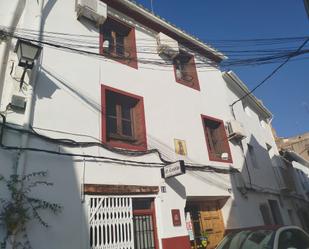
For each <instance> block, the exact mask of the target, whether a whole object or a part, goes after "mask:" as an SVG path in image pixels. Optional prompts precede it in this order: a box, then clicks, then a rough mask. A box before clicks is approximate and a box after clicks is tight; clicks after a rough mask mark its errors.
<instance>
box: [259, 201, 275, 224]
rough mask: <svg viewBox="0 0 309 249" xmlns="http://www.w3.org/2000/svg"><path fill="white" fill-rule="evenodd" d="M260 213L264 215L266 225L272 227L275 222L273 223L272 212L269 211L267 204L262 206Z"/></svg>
mask: <svg viewBox="0 0 309 249" xmlns="http://www.w3.org/2000/svg"><path fill="white" fill-rule="evenodd" d="M260 212H261V214H262V217H263V221H264V224H265V225H272V224H273V222H272V218H271V214H270V210H269V207H268V205H267V203H262V204H260Z"/></svg>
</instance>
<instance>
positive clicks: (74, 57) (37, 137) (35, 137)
mask: <svg viewBox="0 0 309 249" xmlns="http://www.w3.org/2000/svg"><path fill="white" fill-rule="evenodd" d="M43 3H44V4H43ZM77 3H83V4H88V7H87V8H86V7H85V6H84V8H80V9H78V14H79V19H76V7H78V6H77V5H76V3H75V1H73V0H71V1H69V0H58V1H54V0H45V1H43V2H42V0H38V1H22V0H7V1H2V2H1V3H0V20H1V23H2V27H6V26H8V27H15V26H16V29H5V28H3V30H4V31H5V32H2V37H3V38H4V39H3V41H2V43H1V44H0V60H1V61H0V62H1V67H0V93H1V96H0V104H1V105H0V107H1V115H2V118H3V120H2V123H3V122H5V124H4V125H3V124H2V125H1V126H2V129H1V130H0V131H1V134H0V139H1V140H0V142H1V143H0V145H1V148H0V157H1V175H4V176H6V177H9V176H10V175H15V174H20V175H24V174H25V173H26V174H29V173H32V172H36V171H42V170H43V171H45V170H46V171H47V172H48V180H49V181H51V182H53V184H54V185H53V186H52V187H51V188H46V189H45V188H40V189H35V191H34V190H33V192H31V195H33V196H35V197H42V198H45V199H46V200H48V201H52V202H57V203H59V204H61V205H62V207H63V209H62V212H61V213H60V214H59V215H57V216H54V215H50V214H49V213H47V212H43V214H42V215H43V217H44V219H45V220H46V221H47V223H48V224H49V225H50V228H49V229H42V227H41V226H40V224H38V223H35V222H30V223H29V224H27V233H28V238H29V240H30V242H31V245H32V248H34V249H36V248H45V249H53V248H57V249H73V248H74V249H75V248H89V249H90V248H91V249H99V248H100V249H112V248H126V249H133V248H136V249H174V248H177V249H189V248H192V249H202V248H206V244H207V243H208V245H207V249H209V248H214V246H215V245H216V244H217V243H218V242H219V241H220V240H221V239H222V237H223V235H224V233H225V231H226V230H232V229H236V228H241V227H252V226H259V225H269V224H296V225H299V226H301V225H302V223H301V220H300V219H302V216H299V215H298V209H299V206H300V205H302V206H304V205H307V200H306V199H305V197H303V196H302V195H300V194H298V193H297V190H296V188H297V187H296V183H295V181H293V180H291V179H287V177H286V174H285V172H286V171H291V169H292V170H293V168H291V167H290V164H289V165H286V161H285V159H282V158H281V156H280V154H279V152H278V150H277V147H276V143H275V141H274V138H273V135H272V131H271V124H270V121H271V118H272V114H271V113H270V112H269V110H268V109H267V108H266V107H265V106H264V105H263V104H262V103H261V101H259V100H258V99H257V98H255V97H254V96H253V95H249V96H248V97H247V98H245V99H244V100H243V101H240V102H238V103H236V104H234V105H233V107H232V110H231V104H232V103H233V102H234V101H235V100H237V99H238V98H240V97H242V96H244V94H247V93H248V92H249V90H248V88H247V87H246V86H245V85H244V83H243V82H242V81H241V80H240V79H239V78H238V77H237V76H236V75H235V74H234V73H233V72H231V71H229V72H221V71H220V70H219V67H218V65H219V64H220V62H221V61H222V60H223V59H225V56H224V55H223V54H222V53H220V52H219V51H217V50H215V49H213V48H211V47H209V46H208V45H207V44H204V43H202V42H201V41H199V40H198V39H197V38H194V37H192V36H190V35H188V34H187V33H185V32H184V31H182V30H180V29H178V28H176V27H175V26H173V25H171V24H170V23H168V22H166V21H165V20H163V19H161V18H159V17H157V16H154V15H153V14H152V13H150V12H149V11H147V10H145V9H144V8H142V7H141V6H139V5H137V4H135V3H134V2H131V1H128V0H104V1H102V2H98V1H96V0H92V1H90V0H89V1H77ZM91 3H92V4H94V5H92V6H90V4H91ZM99 3H100V4H99ZM98 4H99V5H98ZM106 8H107V11H106ZM91 9H92V10H91ZM93 9H100V11H99V15H97V14H98V12H96V13H95V11H93ZM4 10H5V11H4ZM87 13H88V14H87ZM89 13H90V14H89ZM83 15H88V17H89V16H91V17H92V18H93V17H95V16H97V17H98V18H97V20H96V21H97V22H98V23H99V24H100V23H101V24H100V25H98V23H95V22H92V21H90V20H88V19H86V18H84V17H83ZM12 33H13V36H14V38H13V39H11V36H12ZM18 37H19V39H21V38H24V39H29V40H31V41H32V43H36V42H35V41H40V42H41V45H42V46H43V49H42V52H41V56H40V59H39V60H38V61H37V64H36V65H35V66H34V68H33V69H32V70H30V69H29V70H28V71H27V74H26V75H25V78H24V83H23V84H22V89H21V91H19V87H20V85H21V82H22V81H21V78H22V68H21V67H20V66H18V64H19V61H18V57H17V55H16V53H15V51H14V47H15V44H16V41H17V39H16V38H18ZM81 50H83V51H81ZM24 64H25V63H24ZM2 65H3V66H2ZM20 65H22V64H20ZM23 101H25V103H24V102H23ZM21 128H23V129H21ZM179 160H182V161H184V166H185V169H186V173H185V174H182V175H179V176H174V177H169V178H162V175H161V169H162V167H163V166H166V165H168V164H170V163H171V162H175V165H178V164H179V166H180V163H179V162H178V161H179ZM289 167H290V168H289ZM16 168H17V169H16ZM172 173H173V172H166V174H172ZM1 189H4V186H1ZM0 194H7V193H5V191H2V193H0ZM304 227H305V228H306V226H304ZM1 229H2V230H1ZM5 229H6V228H5V227H3V226H2V227H0V235H3V234H4V235H5V234H6V232H5V231H6V230H5ZM205 237H207V238H208V242H206V240H205ZM18 239H20V238H19V237H18V236H17V237H16V240H18ZM8 244H9V243H7V247H8V248H9V245H8Z"/></svg>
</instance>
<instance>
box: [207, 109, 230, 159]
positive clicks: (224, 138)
mask: <svg viewBox="0 0 309 249" xmlns="http://www.w3.org/2000/svg"><path fill="white" fill-rule="evenodd" d="M201 118H202V125H203V129H204V135H205V141H206V146H207V151H208V156H209V160H210V161H217V162H222V163H233V159H232V153H231V149H230V145H229V140H228V137H227V135H226V131H225V128H224V122H223V120H221V119H217V118H214V117H210V116H206V115H203V114H201ZM205 120H213V121H216V122H218V123H220V125H221V126H222V130H223V131H222V133H221V136H222V138H223V141H224V142H225V147H226V149H227V153H228V154H229V159H228V160H222V159H218V158H217V157H214V156H212V153H211V151H210V148H209V146H208V142H207V141H208V136H207V132H206V128H205V124H204V122H205Z"/></svg>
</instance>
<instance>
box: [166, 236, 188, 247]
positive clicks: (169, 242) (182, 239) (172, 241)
mask: <svg viewBox="0 0 309 249" xmlns="http://www.w3.org/2000/svg"><path fill="white" fill-rule="evenodd" d="M162 247H163V249H175V248H177V249H191V245H190V239H189V236H178V237H172V238H164V239H162Z"/></svg>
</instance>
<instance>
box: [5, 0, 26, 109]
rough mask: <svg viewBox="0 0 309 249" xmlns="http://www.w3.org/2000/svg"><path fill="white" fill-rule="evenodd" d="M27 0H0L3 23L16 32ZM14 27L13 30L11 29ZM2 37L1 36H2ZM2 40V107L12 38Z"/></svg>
mask: <svg viewBox="0 0 309 249" xmlns="http://www.w3.org/2000/svg"><path fill="white" fill-rule="evenodd" d="M25 4H26V0H6V1H3V0H2V1H0V18H1V25H2V26H4V27H7V28H10V31H12V32H14V30H15V27H16V25H17V24H18V21H19V19H20V17H21V14H22V13H23V10H24V8H25ZM11 29H12V30H11ZM0 39H1V37H0ZM4 39H6V40H3V41H1V40H0V109H1V107H2V106H1V102H2V94H3V87H4V83H5V82H4V80H5V73H6V69H7V64H8V58H9V53H10V46H11V41H12V38H10V37H4Z"/></svg>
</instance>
